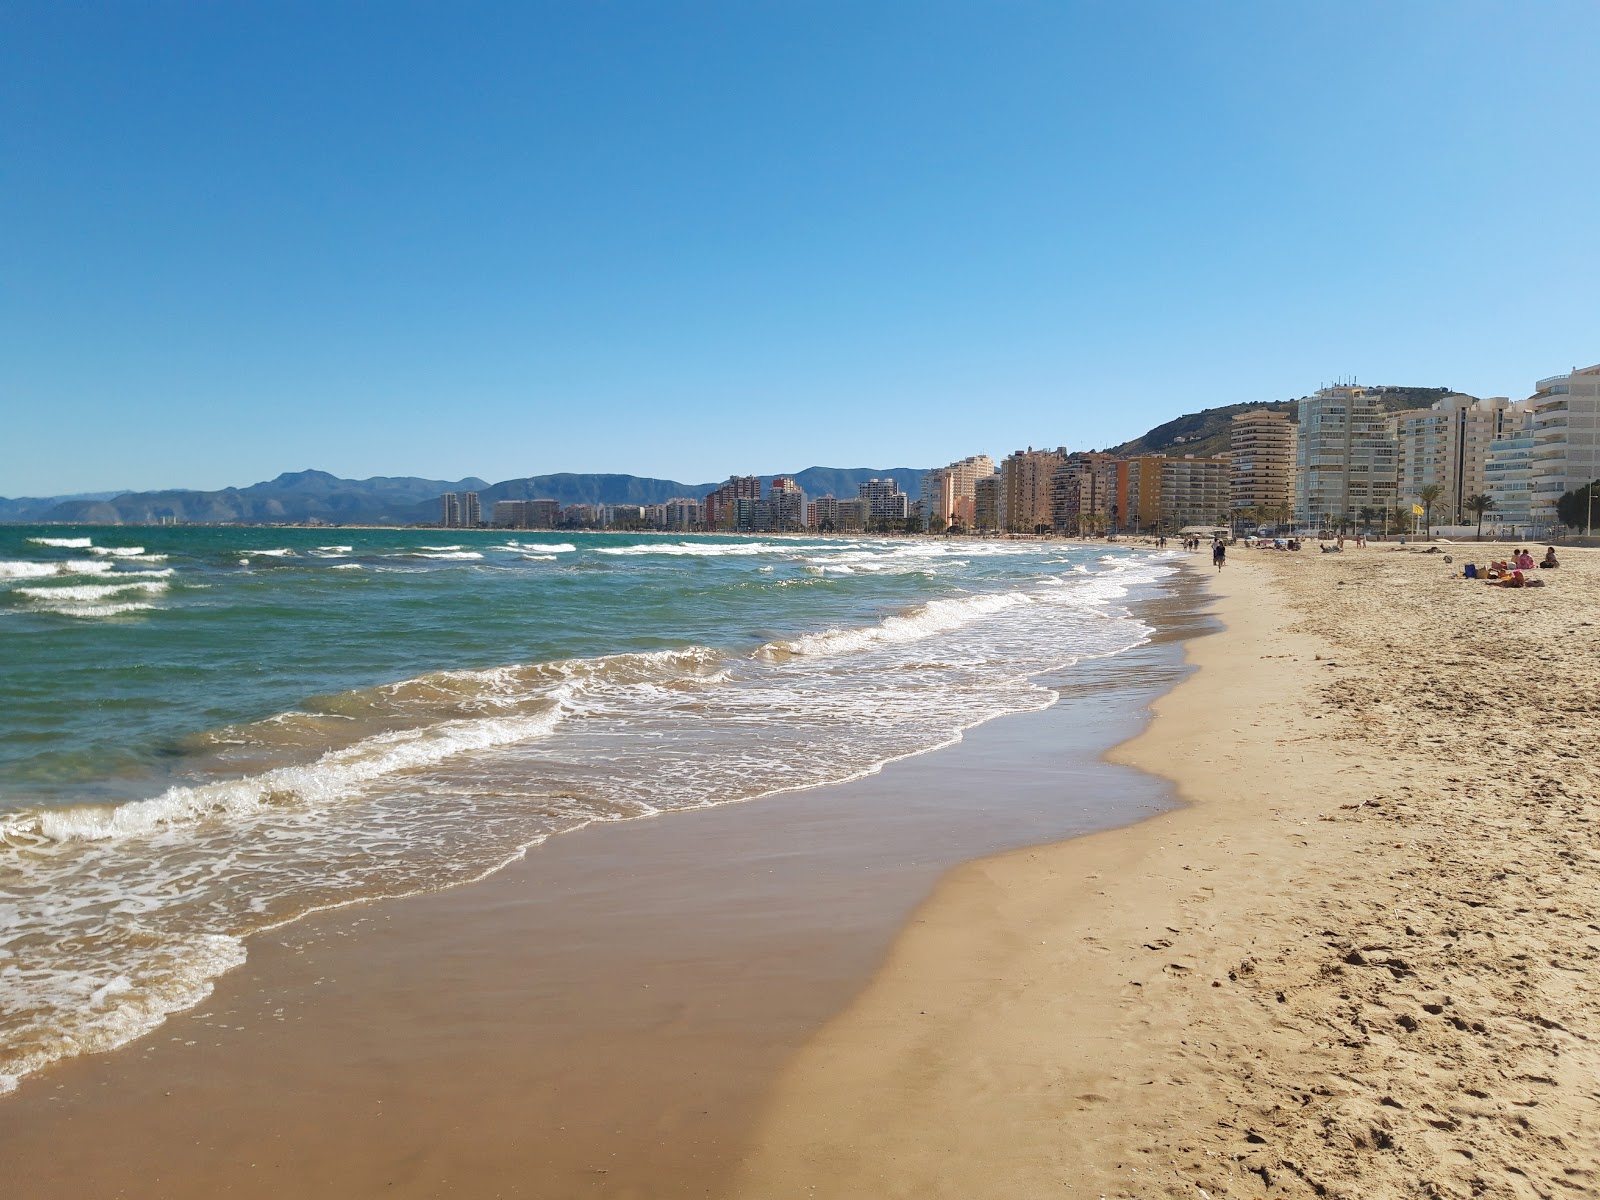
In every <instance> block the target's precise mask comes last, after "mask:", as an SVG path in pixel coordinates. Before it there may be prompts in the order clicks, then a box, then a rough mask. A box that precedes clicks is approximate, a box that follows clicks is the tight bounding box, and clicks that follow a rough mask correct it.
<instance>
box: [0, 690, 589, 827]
mask: <svg viewBox="0 0 1600 1200" xmlns="http://www.w3.org/2000/svg"><path fill="white" fill-rule="evenodd" d="M561 715H562V714H561V711H560V709H559V708H556V709H553V710H551V711H549V712H546V713H542V714H539V715H537V716H531V717H489V718H484V719H481V720H463V721H447V722H444V723H442V724H439V725H434V726H430V727H425V728H422V729H403V730H397V731H395V732H392V733H381V734H377V735H375V736H373V737H370V738H367V739H365V740H363V741H360V742H357V743H356V744H355V745H353V746H346V747H344V748H342V749H339V750H331V751H329V752H328V753H327V754H324V755H323V756H322V757H320V758H318V759H317V760H316V761H315V762H312V763H307V764H304V765H300V766H289V767H278V768H276V769H274V770H271V771H265V772H263V773H262V774H260V775H255V776H248V777H246V778H244V779H236V780H230V781H228V782H226V783H211V784H202V785H199V786H196V787H174V788H169V789H167V791H166V792H164V793H162V794H161V795H160V796H157V797H154V798H153V799H150V800H133V801H129V802H128V803H126V804H119V805H115V806H112V807H109V808H104V807H97V806H96V807H82V808H57V809H49V808H46V809H36V810H32V811H24V812H20V813H14V814H11V815H8V816H5V817H0V840H4V841H11V842H17V841H28V840H32V841H38V840H42V841H45V842H89V841H107V840H116V839H120V838H127V837H136V836H141V835H144V834H150V833H154V832H157V831H159V830H164V829H170V828H174V827H180V826H184V825H193V824H197V823H199V822H201V821H212V820H224V821H225V820H236V819H238V818H240V817H243V816H247V815H250V814H253V813H255V812H257V811H259V810H260V809H262V808H263V807H265V806H266V805H268V804H272V805H277V806H283V805H285V804H299V805H318V804H333V803H337V802H339V801H341V800H344V799H347V798H348V797H349V795H350V794H351V793H352V792H353V791H354V790H356V789H357V788H359V786H360V785H361V784H363V783H368V782H371V781H372V780H375V779H381V778H383V777H385V776H389V775H393V774H395V773H397V772H400V771H408V770H415V769H417V768H419V767H427V766H432V765H434V764H436V763H440V762H443V761H444V760H445V759H448V758H452V757H454V756H456V755H458V754H466V753H470V752H472V751H477V750H487V749H490V748H491V747H495V746H504V745H508V744H510V743H512V742H521V741H527V740H528V739H529V738H534V737H543V736H545V735H547V734H549V733H550V731H551V730H553V729H554V728H555V727H556V725H557V724H558V723H559V722H560V720H561Z"/></svg>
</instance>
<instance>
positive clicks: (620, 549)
mask: <svg viewBox="0 0 1600 1200" xmlns="http://www.w3.org/2000/svg"><path fill="white" fill-rule="evenodd" d="M812 549H819V547H816V546H811V545H806V544H799V543H793V542H791V543H789V544H787V545H785V544H784V543H782V542H638V543H635V544H632V545H627V546H596V547H595V552H596V553H597V554H612V555H618V556H633V555H641V554H665V555H669V556H673V557H679V558H683V557H698V558H746V557H750V556H752V555H757V554H795V553H797V552H799V551H801V550H812Z"/></svg>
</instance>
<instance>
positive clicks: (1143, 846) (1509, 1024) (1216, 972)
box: [731, 545, 1600, 1200]
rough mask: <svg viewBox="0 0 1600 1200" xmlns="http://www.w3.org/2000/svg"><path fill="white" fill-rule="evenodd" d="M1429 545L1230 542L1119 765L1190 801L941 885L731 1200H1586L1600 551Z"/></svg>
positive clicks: (762, 1130) (764, 1131) (1598, 934)
mask: <svg viewBox="0 0 1600 1200" xmlns="http://www.w3.org/2000/svg"><path fill="white" fill-rule="evenodd" d="M1440 550H1441V551H1442V552H1435V553H1431V554H1430V553H1426V552H1419V551H1418V549H1417V548H1405V549H1400V548H1397V547H1393V546H1388V545H1377V546H1371V547H1368V548H1366V549H1364V550H1352V551H1349V552H1346V553H1344V554H1338V555H1334V554H1328V555H1320V554H1316V553H1300V554H1284V553H1276V552H1270V551H1262V552H1258V551H1250V550H1245V549H1242V548H1236V549H1235V551H1234V553H1233V554H1232V555H1230V560H1229V564H1228V566H1227V568H1226V569H1225V571H1223V572H1222V573H1221V574H1220V576H1216V577H1214V578H1213V580H1212V584H1213V586H1214V589H1215V594H1216V597H1217V611H1218V614H1219V615H1220V617H1221V618H1222V621H1223V622H1224V625H1225V629H1224V630H1223V631H1222V632H1220V633H1218V634H1216V635H1215V636H1210V637H1202V638H1200V639H1197V640H1196V641H1194V642H1192V643H1191V644H1190V647H1189V655H1190V658H1191V661H1192V662H1193V663H1194V664H1195V665H1196V666H1197V668H1198V670H1197V671H1196V673H1195V674H1194V675H1193V676H1192V677H1191V678H1190V679H1189V680H1187V681H1185V682H1184V683H1182V684H1180V685H1179V686H1178V687H1177V689H1176V690H1175V691H1174V692H1172V693H1171V694H1169V695H1167V696H1165V697H1163V698H1162V699H1161V700H1159V701H1158V702H1157V704H1156V713H1157V716H1156V719H1155V721H1154V722H1153V723H1152V724H1151V726H1150V727H1149V728H1148V729H1147V730H1146V731H1145V732H1144V733H1142V734H1141V735H1140V736H1139V737H1137V738H1135V739H1133V740H1132V741H1131V742H1129V743H1127V744H1125V745H1124V746H1122V747H1120V748H1119V749H1118V750H1117V751H1115V752H1114V754H1113V758H1114V759H1115V760H1116V761H1119V762H1123V763H1128V764H1132V765H1136V766H1138V767H1140V768H1141V769H1142V770H1145V771H1149V772H1152V773H1154V774H1157V775H1161V776H1163V777H1166V778H1168V779H1171V780H1172V781H1173V782H1174V784H1175V785H1176V787H1177V788H1178V791H1179V793H1180V794H1181V796H1182V798H1183V799H1184V800H1185V801H1187V802H1188V804H1187V807H1185V808H1183V809H1180V810H1177V811H1174V812H1171V813H1167V814H1165V815H1161V816H1157V817H1155V818H1153V819H1151V820H1149V821H1146V822H1144V823H1142V824H1140V825H1138V826H1134V827H1131V828H1127V829H1121V830H1114V831H1110V832H1107V833H1102V834H1098V835H1094V836H1090V837H1085V838H1081V839H1077V840H1074V841H1071V842H1067V843H1063V844H1059V845H1056V846H1051V847H1045V848H1041V849H1034V850H1026V851H1021V852H1018V853H1015V854H1010V855H1006V856H1002V857H998V858H993V859H989V860H986V861H983V862H979V863H974V864H971V865H968V866H966V867H963V868H960V869H958V870H957V871H955V872H953V873H952V874H951V876H950V877H948V878H947V879H946V881H945V882H944V883H943V885H942V886H941V888H940V889H939V891H938V892H937V893H936V894H935V896H934V897H933V898H932V899H931V900H930V901H929V902H928V903H927V904H926V905H924V906H923V908H922V909H921V910H919V912H918V914H917V917H916V918H915V920H914V921H913V923H912V925H911V926H910V927H909V929H908V930H907V932H906V933H905V935H904V936H903V937H902V938H901V939H900V940H899V941H898V942H897V944H896V946H895V949H894V951H893V952H892V953H891V955H890V957H889V959H888V961H887V962H886V964H885V965H884V967H883V968H882V970H881V971H880V972H879V974H878V976H877V977H876V979H875V980H874V983H873V985H872V986H871V987H870V988H869V989H867V991H865V992H864V993H863V994H862V995H861V996H860V997H859V998H858V999H857V1000H856V1001H855V1003H853V1004H852V1006H851V1007H850V1008H849V1009H848V1010H847V1011H846V1012H845V1013H844V1014H842V1015H841V1016H840V1017H839V1018H838V1019H836V1020H835V1021H833V1022H832V1023H830V1025H829V1026H828V1028H827V1029H826V1030H825V1031H824V1032H823V1033H822V1034H821V1035H820V1036H818V1037H817V1038H816V1039H814V1040H813V1041H812V1042H811V1043H810V1044H809V1045H808V1046H807V1047H806V1049H805V1050H804V1051H803V1052H802V1053H801V1054H800V1055H799V1056H797V1057H796V1059H795V1060H794V1061H792V1062H791V1063H790V1064H789V1066H788V1067H787V1069H786V1071H785V1074H784V1077H783V1079H782V1080H781V1081H780V1083H779V1085H778V1086H777V1087H776V1089H775V1090H774V1093H773V1095H772V1096H771V1097H770V1098H769V1101H768V1105H767V1108H766V1111H765V1113H764V1116H763V1119H762V1122H761V1124H760V1126H759V1129H758V1132H757V1134H756V1135H755V1137H754V1139H753V1142H752V1148H751V1151H750V1153H749V1155H748V1157H747V1159H746V1161H745V1164H744V1168H743V1172H742V1174H741V1176H740V1178H739V1180H738V1182H737V1184H736V1186H735V1187H734V1189H733V1191H732V1193H731V1194H733V1195H737V1196H741V1197H769V1196H770V1197H779V1196H782V1197H798V1196H833V1197H846V1196H849V1197H855V1196H859V1197H866V1196H876V1197H887V1196H950V1197H956V1196H966V1197H970V1196H995V1197H999V1196H1043V1195H1063V1196H1080V1195H1081V1196H1090V1197H1098V1196H1108V1197H1109V1196H1116V1197H1141V1196H1174V1197H1177V1196H1206V1195H1210V1196H1224V1195H1235V1196H1238V1195H1243V1196H1259V1195H1273V1196H1277V1195H1284V1196H1313V1195H1315V1196H1337V1197H1348V1198H1350V1200H1355V1198H1357V1197H1375V1196H1384V1197H1388V1196H1395V1197H1411V1196H1418V1197H1467V1196H1505V1197H1512V1196H1515V1197H1523V1196H1528V1197H1532V1196H1552V1195H1583V1194H1590V1193H1592V1192H1593V1191H1594V1190H1595V1188H1596V1187H1597V1185H1600V1173H1597V1172H1600V1140H1597V1129H1600V1123H1597V1121H1596V1116H1597V1111H1596V1097H1597V1093H1596V1089H1595V1080H1596V1078H1600V1053H1597V1050H1596V1039H1597V1037H1600V1020H1597V1013H1596V1004H1595V1000H1596V995H1595V984H1594V979H1593V970H1594V964H1595V961H1596V959H1597V958H1600V886H1597V876H1596V871H1595V867H1596V863H1597V857H1596V854H1597V845H1596V836H1595V833H1596V830H1595V823H1594V822H1595V817H1594V813H1593V809H1592V797H1593V795H1594V794H1595V792H1596V786H1597V784H1600V767H1597V764H1596V762H1595V759H1594V754H1593V751H1594V746H1595V744H1596V742H1595V737H1596V733H1597V732H1600V701H1597V697H1596V690H1595V689H1596V682H1597V680H1600V661H1597V654H1596V643H1595V639H1594V635H1593V629H1594V628H1595V624H1594V623H1595V621H1596V620H1597V619H1600V618H1597V616H1596V613H1597V608H1596V605H1595V603H1594V600H1593V595H1594V590H1595V586H1596V583H1597V582H1600V556H1595V555H1593V554H1588V553H1584V552H1574V551H1568V552H1567V554H1566V556H1565V557H1566V563H1565V565H1564V566H1563V567H1562V568H1561V569H1560V570H1558V571H1556V572H1553V573H1548V574H1547V576H1546V577H1547V578H1548V580H1549V586H1547V587H1544V588H1540V589H1524V590H1520V591H1513V590H1505V589H1500V588H1491V587H1489V586H1487V585H1485V584H1483V583H1480V582H1472V581H1466V580H1460V579H1456V578H1452V572H1453V571H1455V570H1457V569H1458V568H1459V565H1460V563H1461V562H1463V561H1465V560H1467V559H1476V561H1478V562H1480V563H1481V562H1483V561H1485V560H1486V559H1487V558H1490V557H1493V558H1502V557H1505V556H1506V555H1507V553H1508V548H1506V547H1489V546H1474V545H1456V546H1452V547H1441V548H1440ZM1445 553H1450V554H1451V556H1452V557H1454V558H1455V559H1456V563H1455V565H1453V566H1452V565H1446V563H1445V562H1444V561H1443V560H1444V556H1445Z"/></svg>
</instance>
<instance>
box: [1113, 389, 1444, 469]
mask: <svg viewBox="0 0 1600 1200" xmlns="http://www.w3.org/2000/svg"><path fill="white" fill-rule="evenodd" d="M1367 390H1368V391H1371V392H1377V393H1378V394H1379V396H1380V397H1381V399H1382V402H1383V408H1384V411H1385V412H1399V411H1401V410H1402V409H1412V408H1427V407H1428V406H1429V405H1431V404H1432V403H1433V402H1434V401H1436V400H1442V399H1443V398H1444V397H1446V396H1453V395H1455V394H1456V393H1455V392H1453V391H1452V390H1451V389H1450V388H1442V387H1439V388H1424V387H1375V388H1368V389H1367ZM1258 408H1264V409H1268V410H1270V411H1272V412H1286V413H1288V414H1289V420H1290V421H1296V420H1298V419H1299V415H1298V414H1299V402H1298V401H1297V400H1266V401H1257V402H1255V403H1248V404H1225V405H1223V406H1222V407H1221V408H1207V409H1204V410H1202V411H1200V412H1197V413H1186V414H1184V415H1183V416H1181V417H1175V418H1173V419H1172V420H1170V421H1167V422H1165V423H1164V424H1161V425H1157V426H1156V427H1155V428H1154V429H1152V430H1150V431H1149V432H1148V433H1145V434H1143V435H1142V436H1140V437H1136V438H1134V439H1133V440H1132V441H1129V442H1123V443H1122V444H1121V445H1120V446H1111V447H1108V449H1109V450H1110V452H1111V453H1112V454H1117V455H1123V456H1130V455H1136V454H1192V455H1194V456H1195V457H1196V458H1208V457H1212V456H1214V455H1218V454H1221V453H1222V452H1223V451H1225V450H1226V449H1227V448H1228V440H1229V436H1230V433H1229V430H1230V429H1231V428H1232V425H1233V416H1234V414H1235V413H1242V412H1251V411H1253V410H1255V409H1258Z"/></svg>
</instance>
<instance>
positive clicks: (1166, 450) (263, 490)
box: [0, 386, 1455, 525]
mask: <svg viewBox="0 0 1600 1200" xmlns="http://www.w3.org/2000/svg"><path fill="white" fill-rule="evenodd" d="M1371 390H1373V391H1376V392H1378V393H1379V395H1380V397H1381V399H1382V403H1383V407H1384V409H1385V410H1387V411H1390V412H1395V411H1399V410H1402V409H1412V408H1427V407H1428V406H1429V405H1431V404H1432V403H1433V402H1434V401H1435V400H1439V399H1442V398H1443V397H1445V396H1449V395H1453V394H1455V393H1453V392H1452V391H1451V389H1449V388H1442V387H1435V388H1425V387H1394V386H1386V387H1377V388H1373V389H1371ZM1257 408H1267V409H1273V410H1276V411H1279V412H1287V413H1288V414H1289V419H1290V420H1291V421H1293V420H1294V419H1295V416H1296V404H1295V401H1293V400H1271V401H1265V402H1256V403H1249V404H1228V405H1224V406H1222V407H1220V408H1208V409H1205V410H1203V411H1201V412H1197V413H1185V414H1184V415H1183V416H1181V417H1176V418H1174V419H1173V420H1171V421H1167V422H1164V423H1163V424H1161V425H1157V426H1156V427H1155V428H1154V429H1151V430H1149V431H1148V432H1147V433H1145V434H1143V435H1141V436H1140V437H1136V438H1134V439H1133V440H1132V441H1127V442H1123V443H1122V444H1121V445H1119V446H1110V447H1107V449H1108V450H1109V451H1110V452H1111V453H1113V454H1117V455H1124V456H1128V455H1137V454H1193V455H1195V456H1196V457H1205V456H1209V455H1215V454H1220V453H1222V452H1223V451H1224V450H1226V449H1227V448H1228V440H1229V430H1230V428H1231V426H1232V423H1233V415H1234V414H1235V413H1240V412H1246V411H1248V410H1250V409H1257ZM789 477H790V478H792V479H793V480H795V482H796V483H798V484H799V485H800V486H801V488H803V489H804V490H805V493H806V495H807V496H811V497H816V496H840V497H845V496H854V495H855V494H856V488H857V486H858V485H860V484H861V483H862V482H863V481H865V480H867V479H874V478H877V479H883V478H888V479H893V480H894V481H895V482H896V483H897V484H899V485H900V490H901V491H903V492H905V493H907V494H908V495H909V496H910V497H911V499H913V500H915V499H916V498H917V497H918V495H919V494H920V493H921V484H922V471H921V470H918V469H916V468H912V467H890V468H887V469H873V468H868V467H843V468H842V467H807V468H806V469H805V470H804V471H798V472H795V473H793V474H791V475H790V476H789ZM773 478H774V476H772V475H763V476H761V482H762V486H763V487H764V486H766V485H767V484H769V483H771V482H772V480H773ZM719 486H721V481H718V482H717V483H679V482H677V481H676V480H672V479H652V478H649V477H647V476H640V475H577V474H571V473H562V474H558V475H533V476H529V477H528V478H525V479H507V480H503V481H502V482H500V483H494V484H491V483H488V482H486V481H484V480H482V479H478V478H474V477H469V478H467V479H456V480H445V479H418V478H416V477H414V476H400V477H390V476H383V475H379V476H374V477H373V478H371V479H341V478H339V477H338V476H336V475H330V474H329V473H328V472H326V471H286V472H285V473H284V474H282V475H279V476H278V477H277V478H276V479H269V480H266V481H265V482H263V483H253V484H251V485H250V486H249V487H243V488H223V489H222V490H220V491H215V492H202V491H188V490H179V489H174V490H168V491H159V492H93V493H85V494H80V495H74V496H44V497H22V498H20V499H16V500H8V499H6V498H5V497H3V496H0V523H4V524H34V523H41V524H65V525H155V524H160V523H161V522H163V521H168V520H171V521H176V522H178V523H179V524H185V525H191V524H219V525H272V524H298V523H303V522H307V521H323V522H327V523H329V524H333V525H429V524H432V523H434V522H436V521H437V520H438V519H439V496H440V495H441V494H442V493H444V492H477V493H478V496H479V500H480V502H481V503H482V505H483V512H484V515H485V516H488V515H489V513H490V512H491V511H492V510H493V507H494V502H495V501H496V500H555V501H557V502H558V503H560V504H561V505H562V506H563V507H565V506H567V505H569V504H660V503H661V502H663V501H665V500H671V499H673V498H674V497H677V496H694V497H697V498H698V497H701V496H704V495H705V494H706V493H707V492H710V491H712V490H714V489H715V488H717V487H719Z"/></svg>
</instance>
